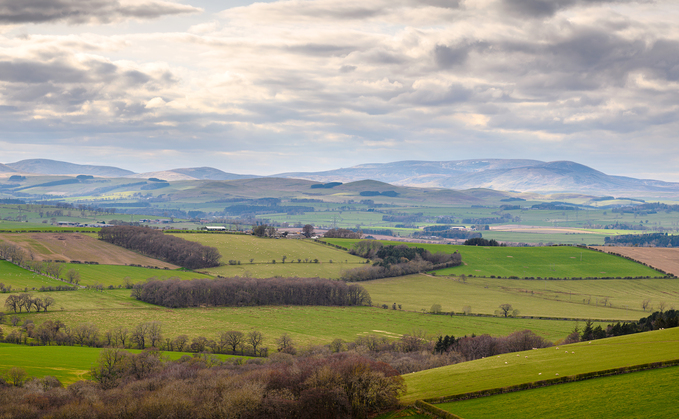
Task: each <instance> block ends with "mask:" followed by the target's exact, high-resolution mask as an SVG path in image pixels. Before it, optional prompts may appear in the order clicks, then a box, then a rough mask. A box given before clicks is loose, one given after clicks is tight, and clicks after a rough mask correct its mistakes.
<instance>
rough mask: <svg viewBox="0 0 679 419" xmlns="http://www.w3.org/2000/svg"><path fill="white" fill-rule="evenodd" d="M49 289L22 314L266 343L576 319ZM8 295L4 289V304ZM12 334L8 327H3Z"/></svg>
mask: <svg viewBox="0 0 679 419" xmlns="http://www.w3.org/2000/svg"><path fill="white" fill-rule="evenodd" d="M47 294H50V295H51V296H52V297H53V298H54V299H55V304H54V306H53V307H52V308H51V309H50V311H48V312H47V313H43V312H41V313H30V314H26V313H24V314H21V315H20V317H21V318H22V319H25V318H30V319H32V320H33V321H34V322H35V323H36V324H41V323H42V322H44V321H46V320H61V321H62V322H64V323H65V324H67V325H71V326H73V325H77V324H79V323H85V322H92V323H94V324H96V325H97V326H98V327H99V329H100V330H102V331H105V330H109V329H112V328H114V327H116V326H118V325H120V326H125V327H128V328H132V327H134V326H136V325H137V324H139V323H141V322H147V321H159V322H161V323H162V324H163V331H164V333H165V334H166V335H167V336H177V335H180V334H186V335H188V336H190V337H195V336H205V337H208V338H210V339H212V338H214V337H215V336H216V334H217V332H219V331H223V330H240V331H242V332H249V331H251V330H259V331H261V332H262V333H264V335H265V337H266V345H268V346H269V347H274V345H275V343H274V341H275V339H276V338H277V337H279V336H280V335H281V334H283V333H288V334H290V336H292V337H293V339H294V340H295V342H296V343H297V344H298V345H301V346H306V345H311V344H327V343H330V342H332V340H334V339H336V338H340V339H344V340H346V341H351V340H354V339H355V338H356V337H357V336H359V335H362V334H375V335H378V336H386V337H390V338H398V337H399V336H400V335H402V334H407V333H412V332H413V331H417V330H423V331H426V332H427V333H428V334H430V335H432V336H438V335H440V334H448V335H450V334H452V335H455V336H463V335H465V334H467V335H471V334H472V333H475V334H483V333H488V334H491V335H496V336H497V335H507V334H509V333H512V332H514V331H517V330H524V329H531V330H533V331H534V332H536V333H538V334H540V335H542V336H544V337H546V338H547V339H549V340H552V341H556V340H558V339H563V338H565V337H566V336H567V335H568V333H570V331H571V330H572V329H573V327H574V325H575V323H574V322H572V321H559V320H539V319H512V318H507V319H505V318H499V317H477V316H454V317H450V316H437V315H431V314H423V313H413V312H406V311H399V310H392V309H387V310H385V309H382V308H376V307H317V306H310V307H295V306H291V307H270V306H266V307H221V308H186V309H166V308H162V307H157V306H153V305H150V304H146V303H143V302H140V301H137V300H134V299H132V298H131V297H130V296H129V295H130V291H129V290H104V291H103V292H98V291H91V290H81V291H74V292H55V293H39V295H40V296H45V295H47ZM4 298H6V295H5V294H0V304H3V303H4ZM5 332H6V333H8V331H7V330H6V331H5Z"/></svg>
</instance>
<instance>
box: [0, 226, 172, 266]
mask: <svg viewBox="0 0 679 419" xmlns="http://www.w3.org/2000/svg"><path fill="white" fill-rule="evenodd" d="M0 241H5V242H9V243H13V244H15V245H17V246H20V247H21V248H22V249H24V251H25V252H26V254H28V255H33V258H34V259H35V260H64V261H67V262H70V261H73V260H78V261H81V262H84V261H91V262H98V263H100V264H102V265H131V264H134V265H142V266H156V267H159V268H166V267H167V268H169V269H177V268H179V267H178V266H175V265H172V264H169V263H165V262H163V261H160V260H157V259H152V258H149V257H146V256H142V255H140V254H137V253H134V252H132V251H130V250H127V249H123V248H122V247H118V246H114V245H112V244H109V243H106V242H104V241H101V240H97V239H96V238H94V237H90V236H88V235H85V234H80V233H0Z"/></svg>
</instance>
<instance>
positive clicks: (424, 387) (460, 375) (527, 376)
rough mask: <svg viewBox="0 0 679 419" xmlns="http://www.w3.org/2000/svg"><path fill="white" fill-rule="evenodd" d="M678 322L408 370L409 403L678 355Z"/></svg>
mask: <svg viewBox="0 0 679 419" xmlns="http://www.w3.org/2000/svg"><path fill="white" fill-rule="evenodd" d="M677 348H679V328H673V329H666V330H657V331H653V332H646V333H638V334H634V335H627V336H619V337H614V338H608V339H601V340H595V341H592V343H588V342H581V343H576V344H571V345H563V346H560V347H551V348H545V349H538V350H532V351H525V352H519V353H518V354H516V353H510V354H504V355H500V356H494V357H490V358H486V359H479V360H476V361H471V362H465V363H461V364H456V365H450V366H446V367H441V368H435V369H432V370H426V371H420V372H416V373H412V374H406V375H404V376H403V378H404V379H405V380H406V384H407V386H408V392H407V393H406V394H405V395H404V396H403V397H402V401H403V402H405V403H410V402H414V401H415V400H417V399H427V398H434V397H445V396H448V395H454V394H461V393H468V392H472V391H479V390H485V389H492V388H498V387H507V386H511V385H517V384H523V383H531V382H534V381H539V380H544V379H548V378H554V377H556V376H557V374H558V375H559V376H568V375H575V374H582V373H587V372H594V371H601V370H606V369H611V368H618V367H624V366H631V365H639V364H645V363H650V362H658V361H667V360H672V359H677V358H679V349H677Z"/></svg>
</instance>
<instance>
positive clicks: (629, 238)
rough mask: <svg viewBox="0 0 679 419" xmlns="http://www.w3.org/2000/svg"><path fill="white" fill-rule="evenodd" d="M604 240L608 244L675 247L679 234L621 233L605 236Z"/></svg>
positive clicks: (678, 243)
mask: <svg viewBox="0 0 679 419" xmlns="http://www.w3.org/2000/svg"><path fill="white" fill-rule="evenodd" d="M604 242H605V243H606V244H610V245H624V246H654V247H676V246H679V236H675V235H668V234H667V233H650V234H622V235H620V236H615V237H606V238H605V239H604Z"/></svg>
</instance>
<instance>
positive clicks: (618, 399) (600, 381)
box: [436, 367, 679, 419]
mask: <svg viewBox="0 0 679 419" xmlns="http://www.w3.org/2000/svg"><path fill="white" fill-rule="evenodd" d="M677 382H679V367H670V368H665V369H660V370H650V371H640V372H635V373H630V374H623V375H618V376H612V377H602V378H595V379H592V380H586V381H580V382H576V383H566V384H560V385H556V386H551V387H544V388H537V389H532V390H525V391H520V392H516V393H509V394H503V395H498V396H492V397H483V398H479V399H473V400H465V401H459V402H454V403H444V404H438V405H436V407H438V408H440V409H443V410H446V411H448V412H451V413H454V414H456V415H458V416H461V417H463V418H464V419H493V418H497V419H513V418H517V419H519V418H544V419H570V418H572V417H573V416H574V415H575V416H579V417H589V418H658V419H661V418H662V419H664V418H669V417H673V416H674V415H676V413H677V412H679V397H676V383H677Z"/></svg>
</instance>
